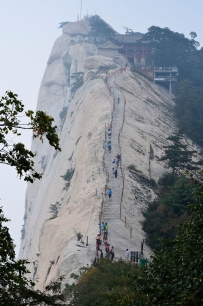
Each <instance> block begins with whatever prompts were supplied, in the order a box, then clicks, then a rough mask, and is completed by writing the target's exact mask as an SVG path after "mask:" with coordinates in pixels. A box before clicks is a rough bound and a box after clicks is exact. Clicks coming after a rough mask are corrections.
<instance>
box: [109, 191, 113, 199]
mask: <svg viewBox="0 0 203 306" xmlns="http://www.w3.org/2000/svg"><path fill="white" fill-rule="evenodd" d="M108 196H109V199H110V198H111V196H112V190H111V189H109V191H108Z"/></svg>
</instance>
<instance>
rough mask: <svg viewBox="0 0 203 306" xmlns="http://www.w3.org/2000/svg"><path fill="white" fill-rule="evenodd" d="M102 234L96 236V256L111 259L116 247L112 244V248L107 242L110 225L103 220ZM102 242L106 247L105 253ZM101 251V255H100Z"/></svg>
mask: <svg viewBox="0 0 203 306" xmlns="http://www.w3.org/2000/svg"><path fill="white" fill-rule="evenodd" d="M100 226H101V234H100V233H98V234H97V237H96V256H97V258H103V257H106V258H109V259H110V260H113V259H114V247H113V246H112V247H111V248H110V244H109V243H108V242H107V240H108V230H109V226H108V224H107V223H104V222H101V224H100ZM102 244H104V247H105V255H104V253H103V250H102V249H101V246H102ZM99 252H100V255H99Z"/></svg>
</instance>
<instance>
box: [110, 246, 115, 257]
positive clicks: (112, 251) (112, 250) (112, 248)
mask: <svg viewBox="0 0 203 306" xmlns="http://www.w3.org/2000/svg"><path fill="white" fill-rule="evenodd" d="M110 255H111V260H112V261H113V259H114V247H113V246H112V247H111V251H110Z"/></svg>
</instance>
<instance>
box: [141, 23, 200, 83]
mask: <svg viewBox="0 0 203 306" xmlns="http://www.w3.org/2000/svg"><path fill="white" fill-rule="evenodd" d="M191 33H193V34H192V36H191V39H188V38H186V37H185V36H184V35H183V34H180V33H178V32H173V31H171V30H170V29H169V28H160V27H156V26H152V27H150V28H149V29H148V32H147V33H146V34H145V35H144V38H143V39H144V40H145V41H148V42H149V44H150V45H151V47H152V48H153V50H154V52H152V54H151V57H150V58H149V61H150V62H151V61H154V65H155V66H165V67H169V66H170V67H171V66H176V67H177V68H178V72H179V79H180V80H184V79H190V80H191V81H193V82H194V83H195V84H196V85H203V69H202V68H203V67H202V62H201V56H202V52H201V51H200V50H199V49H198V47H199V42H198V41H196V40H195V39H194V38H195V37H194V34H196V33H194V32H191Z"/></svg>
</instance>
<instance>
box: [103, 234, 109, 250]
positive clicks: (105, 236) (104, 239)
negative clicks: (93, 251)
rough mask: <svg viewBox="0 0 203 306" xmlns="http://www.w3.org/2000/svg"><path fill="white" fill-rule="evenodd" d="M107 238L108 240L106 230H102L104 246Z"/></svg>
mask: <svg viewBox="0 0 203 306" xmlns="http://www.w3.org/2000/svg"><path fill="white" fill-rule="evenodd" d="M107 240H108V237H107V233H106V230H105V231H104V236H103V242H104V245H105V246H106V244H107Z"/></svg>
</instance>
